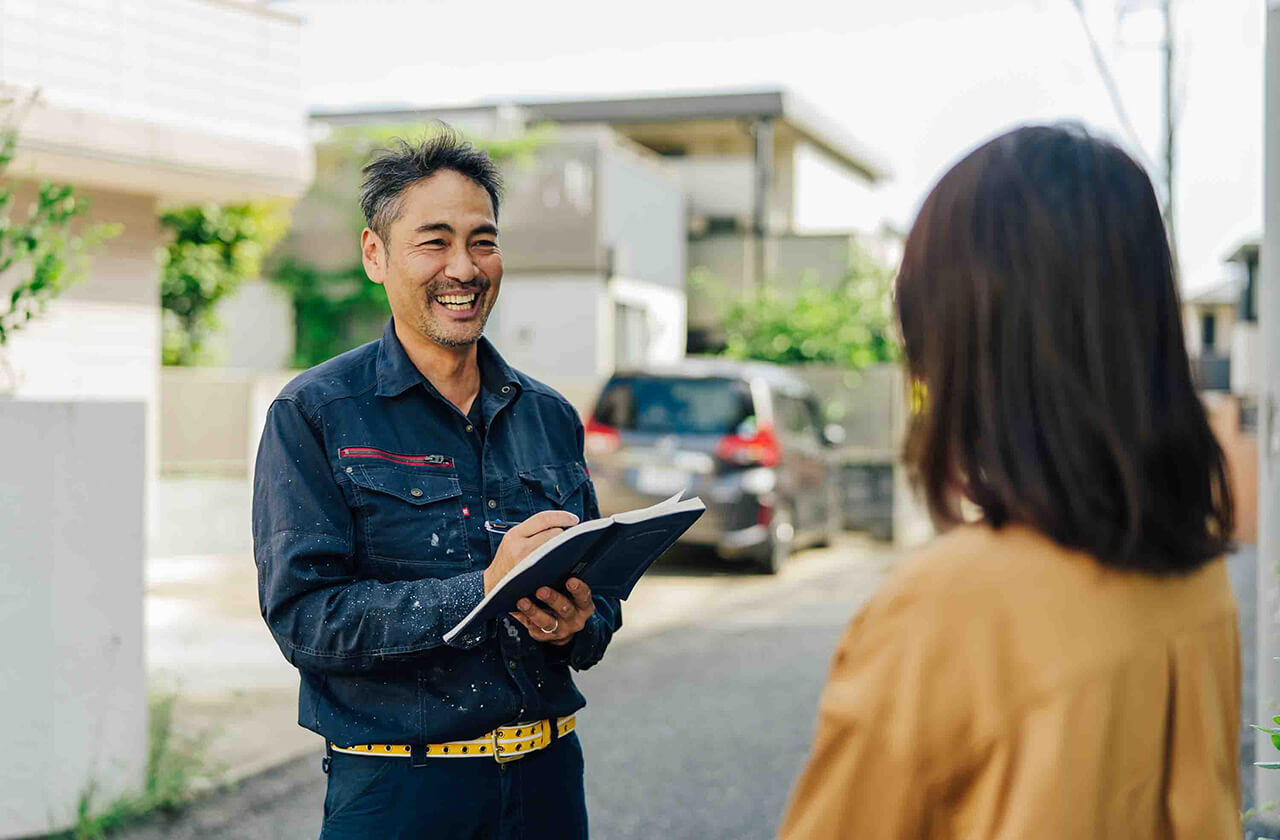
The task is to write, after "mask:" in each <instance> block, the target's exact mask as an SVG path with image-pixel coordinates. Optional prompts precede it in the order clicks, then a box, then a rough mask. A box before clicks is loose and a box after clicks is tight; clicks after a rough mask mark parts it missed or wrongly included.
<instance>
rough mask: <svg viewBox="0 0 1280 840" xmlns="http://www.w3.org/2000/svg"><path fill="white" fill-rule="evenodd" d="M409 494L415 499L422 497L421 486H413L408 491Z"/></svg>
mask: <svg viewBox="0 0 1280 840" xmlns="http://www.w3.org/2000/svg"><path fill="white" fill-rule="evenodd" d="M409 495H410V496H413V497H414V498H415V499H420V498H422V488H421V487H415V488H413V489H412V490H410V491H409Z"/></svg>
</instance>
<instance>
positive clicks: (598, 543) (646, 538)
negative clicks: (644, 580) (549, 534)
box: [444, 493, 706, 643]
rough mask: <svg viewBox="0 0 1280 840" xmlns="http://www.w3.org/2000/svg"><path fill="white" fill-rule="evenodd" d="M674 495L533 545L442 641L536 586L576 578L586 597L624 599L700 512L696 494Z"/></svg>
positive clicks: (501, 611)
mask: <svg viewBox="0 0 1280 840" xmlns="http://www.w3.org/2000/svg"><path fill="white" fill-rule="evenodd" d="M680 495H681V494H680V493H677V494H676V495H674V496H672V497H671V498H670V499H667V500H666V501H664V502H661V503H659V504H656V505H654V506H653V507H648V508H644V509H642V510H633V511H627V512H626V513H619V514H615V515H613V516H609V517H605V518H604V519H593V520H590V521H588V522H580V523H578V524H577V525H575V526H573V527H572V528H569V529H568V530H566V531H565V532H564V533H563V534H560V535H559V536H557V537H555V538H554V539H551V540H548V541H547V542H546V543H544V544H542V545H540V546H538V547H537V548H536V549H534V550H533V551H532V552H530V554H529V556H528V557H526V558H525V559H524V560H521V561H520V563H519V564H518V565H517V566H516V567H515V568H513V569H512V570H511V571H510V572H508V573H507V575H506V577H504V578H503V579H502V580H500V581H499V582H498V584H497V586H495V587H494V588H493V589H492V590H490V592H489V594H488V595H486V596H485V598H484V600H483V601H481V602H480V603H479V604H477V605H476V607H475V609H473V610H472V611H471V612H470V613H469V614H468V615H467V617H466V618H464V619H462V621H460V622H458V624H457V626H455V627H454V628H453V629H452V630H450V631H449V632H448V633H445V635H444V640H445V642H446V643H448V642H452V641H453V640H454V639H455V638H457V637H458V636H461V635H464V634H466V633H469V632H471V631H472V630H474V629H476V628H478V627H480V626H482V625H483V624H484V623H485V622H487V621H489V620H490V619H493V618H499V617H501V616H504V615H506V614H507V613H509V612H511V611H513V610H514V609H515V608H516V602H517V601H519V600H520V599H521V598H526V597H528V598H532V597H533V593H534V592H536V591H537V590H538V588H539V587H541V586H550V587H553V588H555V589H559V590H561V591H563V590H564V584H565V582H566V581H567V580H568V579H569V578H571V577H578V578H581V579H582V580H583V581H584V582H586V584H587V586H590V587H591V594H592V595H603V596H605V597H610V598H620V599H622V600H626V599H627V597H628V596H629V595H630V594H631V590H632V589H633V588H635V585H636V581H638V580H639V579H640V576H641V575H643V574H644V573H645V571H646V570H647V569H648V568H649V567H650V566H651V565H653V562H654V561H655V560H657V559H658V558H659V557H661V556H662V553H663V552H664V551H666V550H667V549H668V548H670V547H671V544H672V543H674V542H675V541H676V540H677V539H679V538H680V535H681V534H683V533H684V532H685V531H687V530H689V527H690V526H691V525H693V523H694V522H696V521H697V520H698V517H700V516H702V514H703V513H704V512H705V511H706V507H705V506H704V505H703V504H702V500H701V499H699V498H697V497H696V496H695V497H694V498H692V499H686V500H685V501H680Z"/></svg>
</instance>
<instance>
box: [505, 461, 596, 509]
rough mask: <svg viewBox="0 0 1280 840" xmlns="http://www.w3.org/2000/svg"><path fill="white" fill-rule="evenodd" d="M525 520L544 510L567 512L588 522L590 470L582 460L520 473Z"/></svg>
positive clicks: (521, 498) (521, 499)
mask: <svg viewBox="0 0 1280 840" xmlns="http://www.w3.org/2000/svg"><path fill="white" fill-rule="evenodd" d="M519 495H520V499H519V501H520V503H521V504H522V505H523V510H521V511H520V512H521V514H522V517H521V518H528V517H530V516H533V515H534V514H535V513H539V512H541V511H544V510H567V511H569V512H570V513H572V514H574V515H575V516H577V517H578V518H579V519H585V518H586V516H585V513H584V511H585V507H586V496H587V470H586V467H584V466H583V464H582V463H581V462H580V461H570V462H568V463H564V464H550V465H546V466H541V467H535V468H533V469H529V470H521V471H520V494H519Z"/></svg>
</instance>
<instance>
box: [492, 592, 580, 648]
mask: <svg viewBox="0 0 1280 840" xmlns="http://www.w3.org/2000/svg"><path fill="white" fill-rule="evenodd" d="M567 586H568V589H569V594H568V596H566V595H565V594H564V593H561V592H557V591H555V590H554V589H552V588H551V587H549V586H544V587H542V588H541V589H539V590H538V591H537V592H536V593H534V594H535V595H537V597H538V601H540V602H541V605H542V606H539V604H537V603H534V602H533V601H532V600H530V599H529V598H521V599H520V600H519V601H518V602H517V603H516V607H517V608H518V609H519V612H513V613H511V615H512V617H514V618H515V619H516V621H519V622H520V623H521V624H523V625H524V628H525V629H526V630H528V631H529V635H530V636H532V637H533V638H535V639H537V640H538V641H540V642H549V643H551V644H553V645H567V644H569V642H571V641H573V636H574V634H575V633H577V632H578V631H579V630H581V629H582V628H583V626H584V625H585V624H586V623H587V619H588V618H591V616H592V614H593V613H595V611H596V607H595V604H594V603H592V601H591V587H589V586H587V585H586V584H585V583H583V582H582V581H581V580H578V579H577V578H569V582H568V584H567Z"/></svg>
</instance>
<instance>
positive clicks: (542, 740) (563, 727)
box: [330, 715, 578, 764]
mask: <svg viewBox="0 0 1280 840" xmlns="http://www.w3.org/2000/svg"><path fill="white" fill-rule="evenodd" d="M577 725H578V721H577V717H576V716H575V715H569V716H568V717H562V718H556V719H555V720H554V721H551V720H539V721H535V722H533V723H513V724H511V725H510V726H499V727H498V728H497V729H495V730H493V731H492V732H488V733H486V734H484V735H482V736H480V737H479V738H472V739H471V740H469V741H446V742H445V743H443V744H427V745H426V747H425V748H423V754H424V755H426V756H428V757H430V758H488V757H490V756H492V757H493V758H494V759H495V760H496V761H497V762H498V763H499V764H505V763H506V762H508V761H515V760H516V759H518V758H524V757H525V756H526V755H528V754H529V753H531V752H537V751H538V750H540V749H542V748H544V747H548V746H550V745H551V742H552V741H554V740H555V739H556V738H563V737H564V736H565V735H568V734H569V733H570V732H572V731H573V730H574V727H576V726H577ZM553 726H554V727H555V733H556V734H555V738H553V737H552V735H551V732H552V727H553ZM330 747H331V748H332V749H333V751H334V752H340V753H352V754H354V755H381V756H387V757H389V758H409V757H410V756H412V755H413V748H412V747H411V746H409V745H408V744H355V745H353V746H350V747H340V746H338V745H337V744H330Z"/></svg>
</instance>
